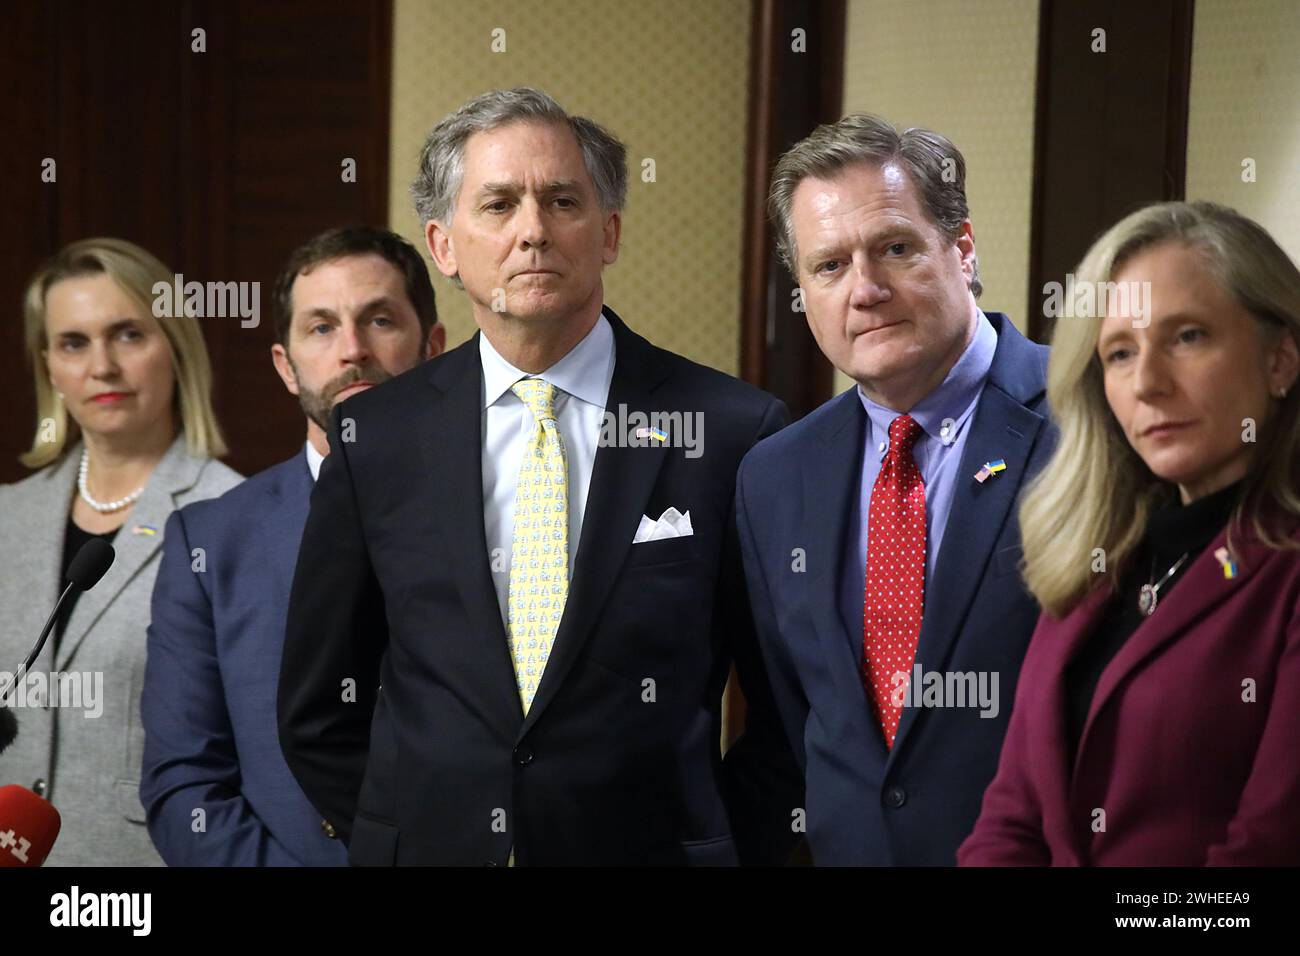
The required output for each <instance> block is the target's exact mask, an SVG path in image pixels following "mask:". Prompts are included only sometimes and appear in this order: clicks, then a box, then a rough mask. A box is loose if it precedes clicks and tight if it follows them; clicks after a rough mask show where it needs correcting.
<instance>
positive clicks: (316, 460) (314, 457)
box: [307, 440, 325, 481]
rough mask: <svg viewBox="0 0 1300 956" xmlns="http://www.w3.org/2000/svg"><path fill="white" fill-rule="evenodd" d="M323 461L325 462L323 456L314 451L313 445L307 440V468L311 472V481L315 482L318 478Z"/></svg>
mask: <svg viewBox="0 0 1300 956" xmlns="http://www.w3.org/2000/svg"><path fill="white" fill-rule="evenodd" d="M324 460H325V456H324V455H322V454H321V453H320V452H318V451H317V450H316V446H315V445H313V444H312V443H311V441H310V440H308V442H307V467H308V468H309V469H310V470H311V480H312V481H316V480H317V479H318V478H320V466H321V462H323V461H324Z"/></svg>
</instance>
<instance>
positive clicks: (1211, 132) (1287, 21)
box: [1187, 0, 1300, 262]
mask: <svg viewBox="0 0 1300 956" xmlns="http://www.w3.org/2000/svg"><path fill="white" fill-rule="evenodd" d="M1192 29H1193V34H1192V91H1191V107H1190V116H1189V119H1188V130H1187V198H1188V199H1212V200H1214V201H1215V202H1221V203H1225V204H1227V205H1229V206H1232V207H1233V208H1235V209H1237V210H1238V211H1239V212H1241V213H1242V214H1243V215H1247V216H1250V217H1251V218H1252V219H1255V220H1257V221H1258V222H1259V223H1260V224H1261V225H1262V226H1264V228H1266V229H1268V230H1269V232H1271V233H1272V234H1273V238H1275V239H1276V240H1277V241H1278V244H1279V245H1280V246H1281V247H1282V248H1283V249H1285V250H1286V251H1287V254H1288V255H1290V256H1291V258H1292V259H1293V260H1295V261H1297V262H1300V4H1298V3H1296V0H1197V3H1196V17H1195V20H1194V21H1193V27H1192ZM1247 161H1253V163H1248V162H1247ZM1243 164H1246V165H1245V166H1243ZM1252 167H1253V168H1252ZM1252 175H1253V178H1254V181H1253V182H1251V181H1249V179H1250V178H1251V176H1252Z"/></svg>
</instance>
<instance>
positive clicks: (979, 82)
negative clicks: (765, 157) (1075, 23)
mask: <svg viewBox="0 0 1300 956" xmlns="http://www.w3.org/2000/svg"><path fill="white" fill-rule="evenodd" d="M1198 15H1199V5H1198ZM1037 58H1038V3H1037V2H1036V0H981V2H980V3H970V2H968V0H927V2H925V3H915V2H911V0H850V2H849V6H848V36H847V41H846V44H845V58H844V111H845V112H846V113H851V112H867V113H875V114H877V115H879V116H883V117H884V118H885V119H887V120H889V121H890V122H892V123H894V124H895V125H896V126H903V127H907V126H927V127H930V128H931V129H935V130H938V131H939V132H941V133H943V134H944V135H945V136H947V137H948V138H949V139H951V140H952V141H953V142H954V143H956V144H957V146H958V148H959V149H961V151H962V154H963V155H964V156H965V157H966V194H967V198H968V199H969V200H970V207H971V222H972V223H973V224H974V227H975V248H976V251H977V252H978V253H979V260H980V278H981V280H983V283H984V294H983V295H982V296H981V297H980V305H981V306H982V307H983V308H985V309H988V310H991V311H1000V312H1006V313H1007V314H1008V315H1010V316H1011V319H1012V320H1013V321H1014V322H1015V323H1016V325H1017V326H1019V327H1020V328H1021V329H1024V327H1025V319H1026V315H1027V313H1026V310H1027V309H1028V307H1029V226H1030V212H1031V202H1032V192H1031V185H1032V182H1033V161H1034V155H1033V152H1034V83H1035V77H1036V71H1037ZM835 384H836V391H837V392H839V391H842V390H843V389H845V388H848V387H849V385H850V384H851V382H850V380H849V379H848V378H847V377H845V376H843V375H839V374H838V373H837V375H836V383H835Z"/></svg>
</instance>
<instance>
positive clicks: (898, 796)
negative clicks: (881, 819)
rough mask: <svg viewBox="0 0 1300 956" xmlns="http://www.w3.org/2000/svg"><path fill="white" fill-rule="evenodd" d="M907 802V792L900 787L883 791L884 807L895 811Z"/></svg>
mask: <svg viewBox="0 0 1300 956" xmlns="http://www.w3.org/2000/svg"><path fill="white" fill-rule="evenodd" d="M906 802H907V791H905V790H904V789H903V788H902V787H890V788H889V789H888V790H886V791H885V806H887V807H892V808H893V809H895V810H897V809H898V808H899V807H901V806H902V805H903V804H905V803H906Z"/></svg>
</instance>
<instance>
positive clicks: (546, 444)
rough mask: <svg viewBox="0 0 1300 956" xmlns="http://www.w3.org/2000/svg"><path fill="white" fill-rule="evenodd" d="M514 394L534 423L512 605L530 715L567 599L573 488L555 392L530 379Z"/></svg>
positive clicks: (511, 625) (513, 639)
mask: <svg viewBox="0 0 1300 956" xmlns="http://www.w3.org/2000/svg"><path fill="white" fill-rule="evenodd" d="M510 388H511V391H513V392H514V393H515V394H516V395H518V396H519V398H520V399H521V400H522V401H523V403H524V404H525V405H527V406H528V410H529V411H530V412H532V414H533V420H534V422H535V427H534V428H533V435H532V438H531V439H530V440H529V441H528V442H527V444H526V445H525V446H524V454H523V459H522V460H521V461H520V464H519V481H518V482H517V483H516V485H515V531H514V542H513V544H512V545H511V549H510V599H509V602H508V614H509V618H510V619H509V622H508V630H509V632H510V651H511V654H512V655H513V657H514V662H515V682H516V683H517V684H518V685H519V699H520V701H522V702H523V705H524V713H525V714H527V713H528V708H529V707H531V706H532V703H533V698H534V697H535V696H536V695H537V685H538V684H539V683H540V682H541V679H542V671H543V670H545V669H546V661H547V659H548V658H550V656H551V646H552V645H553V644H554V643H555V633H556V631H558V630H559V629H560V618H561V616H563V614H564V601H565V598H566V597H568V594H569V489H568V470H567V467H566V459H565V455H564V439H563V438H561V437H560V428H559V425H558V424H557V423H556V421H555V386H553V385H552V384H551V383H550V382H546V381H543V380H542V379H540V378H525V379H521V380H520V381H518V382H516V383H515V384H514V385H512V386H511V387H510Z"/></svg>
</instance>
